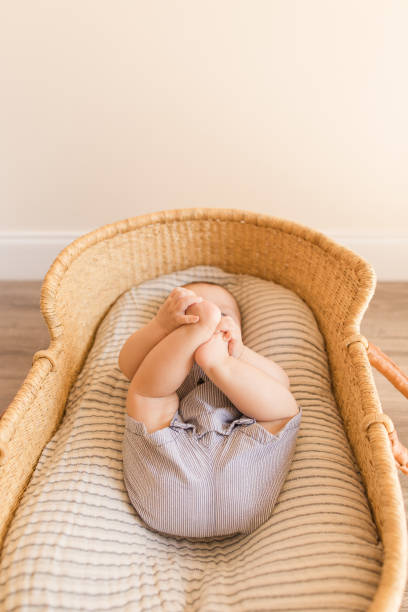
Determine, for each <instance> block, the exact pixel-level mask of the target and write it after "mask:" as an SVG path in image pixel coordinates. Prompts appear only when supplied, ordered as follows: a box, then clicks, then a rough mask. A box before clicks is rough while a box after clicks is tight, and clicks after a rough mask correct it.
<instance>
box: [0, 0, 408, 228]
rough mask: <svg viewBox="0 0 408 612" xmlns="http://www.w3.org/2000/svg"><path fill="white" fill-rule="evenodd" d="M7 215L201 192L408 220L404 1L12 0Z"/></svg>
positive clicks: (67, 212) (41, 218)
mask: <svg viewBox="0 0 408 612" xmlns="http://www.w3.org/2000/svg"><path fill="white" fill-rule="evenodd" d="M0 24H1V25H0V31H1V35H0V57H1V60H0V61H1V96H0V121H1V123H2V129H1V138H0V206H1V213H0V228H1V229H2V230H10V231H19V230H33V231H36V230H74V231H76V230H81V231H82V230H88V229H93V228H95V227H98V226H99V225H103V224H105V223H110V222H113V221H116V220H119V219H123V218H126V217H129V216H133V215H137V214H142V213H145V212H150V211H153V210H161V209H165V208H184V207H192V206H210V207H228V208H241V209H248V210H254V211H257V212H263V213H268V214H273V215H276V216H280V217H283V218H287V219H291V220H295V221H298V222H299V223H302V224H305V225H308V226H310V227H314V228H316V229H319V230H322V231H325V230H332V231H338V232H345V233H347V234H348V235H349V234H358V235H370V234H376V235H378V234H381V235H382V234H384V235H392V236H402V235H407V233H408V229H407V228H408V206H407V195H408V172H407V162H408V155H407V153H408V110H407V109H408V85H407V78H406V70H407V58H408V37H407V36H406V31H407V24H408V2H406V1H405V0H400V1H393V0H383V1H379V0H341V1H337V0H304V1H301V0H299V1H293V0H275V1H273V0H269V1H267V0H262V1H261V0H245V1H238V0H201V1H198V0H159V1H158V0H146V1H141V0H140V1H136V0H132V1H131V0H117V1H115V0H111V1H107V0H94V1H90V0H36V1H34V2H33V1H31V0H23V1H21V0H9V1H8V2H7V1H6V2H4V3H2V6H1V9H0Z"/></svg>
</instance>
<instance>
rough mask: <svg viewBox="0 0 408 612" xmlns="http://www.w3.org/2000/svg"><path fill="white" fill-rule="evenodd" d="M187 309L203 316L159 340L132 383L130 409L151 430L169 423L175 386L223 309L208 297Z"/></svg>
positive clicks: (175, 398) (173, 410)
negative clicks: (209, 300) (208, 299)
mask: <svg viewBox="0 0 408 612" xmlns="http://www.w3.org/2000/svg"><path fill="white" fill-rule="evenodd" d="M186 313H187V314H198V315H199V317H200V320H199V321H198V322H197V323H192V324H186V325H181V326H180V327H178V328H177V329H175V330H174V331H172V332H171V333H170V334H168V335H167V336H166V337H165V338H163V339H162V340H161V341H160V342H159V343H158V344H156V346H155V347H153V348H152V350H151V351H150V352H149V353H148V354H147V355H146V357H145V358H144V360H143V361H142V363H141V364H140V366H139V368H138V369H137V371H136V373H135V374H134V376H133V378H132V380H131V383H130V386H129V390H128V395H127V399H126V409H127V413H128V415H130V416H131V417H133V418H134V419H136V420H137V421H142V422H143V423H144V424H145V425H146V429H147V431H148V432H153V431H156V430H158V429H162V428H163V427H168V426H169V425H170V423H171V420H172V418H173V416H174V414H175V413H176V411H177V409H178V405H179V399H178V395H177V393H176V390H177V389H178V387H179V386H180V385H181V384H182V382H183V381H184V379H185V378H186V376H187V374H188V373H189V371H190V370H191V367H192V365H193V363H194V353H195V351H196V349H197V347H198V346H200V345H201V344H202V343H203V342H206V341H207V340H208V339H209V338H210V337H211V336H212V334H213V332H214V330H215V328H216V327H217V325H218V323H219V321H220V319H221V312H220V309H219V308H218V307H217V306H216V305H215V304H212V303H211V302H207V301H205V300H204V301H203V302H200V303H197V304H193V305H192V306H190V307H189V308H188V309H187V310H186Z"/></svg>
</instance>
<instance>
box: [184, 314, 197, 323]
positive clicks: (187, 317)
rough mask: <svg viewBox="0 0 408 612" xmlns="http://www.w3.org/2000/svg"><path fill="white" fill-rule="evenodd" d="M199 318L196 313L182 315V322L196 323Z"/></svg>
mask: <svg viewBox="0 0 408 612" xmlns="http://www.w3.org/2000/svg"><path fill="white" fill-rule="evenodd" d="M199 320H200V317H199V316H198V315H184V316H183V320H182V323H197V321H199Z"/></svg>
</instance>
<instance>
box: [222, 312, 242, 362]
mask: <svg viewBox="0 0 408 612" xmlns="http://www.w3.org/2000/svg"><path fill="white" fill-rule="evenodd" d="M218 331H221V332H223V334H224V338H225V340H227V341H228V353H229V355H231V357H235V358H236V359H239V358H240V357H241V355H242V353H243V351H244V345H243V343H242V336H241V329H240V327H239V325H238V323H236V321H235V320H234V319H233V318H232V317H230V316H229V315H227V316H223V317H221V321H220V322H219V323H218V325H217V328H216V330H215V332H218Z"/></svg>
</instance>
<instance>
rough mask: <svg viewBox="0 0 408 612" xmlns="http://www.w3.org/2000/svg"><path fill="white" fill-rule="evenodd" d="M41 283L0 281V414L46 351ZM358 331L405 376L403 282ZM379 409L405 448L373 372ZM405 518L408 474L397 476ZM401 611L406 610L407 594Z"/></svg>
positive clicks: (397, 401) (391, 403) (395, 404)
mask: <svg viewBox="0 0 408 612" xmlns="http://www.w3.org/2000/svg"><path fill="white" fill-rule="evenodd" d="M40 290H41V282H40V281H38V282H37V281H29V282H22V281H16V282H14V281H2V282H1V281H0V333H1V339H2V346H1V351H0V415H2V414H3V413H4V411H5V410H6V408H7V406H8V404H9V403H10V402H11V400H12V399H13V397H14V395H15V394H16V392H17V390H18V389H19V388H20V386H21V384H22V383H23V381H24V378H25V376H26V374H27V372H28V370H29V369H30V367H31V360H32V356H33V354H34V353H35V352H36V351H38V350H39V349H44V348H47V347H48V344H49V334H48V330H47V327H46V325H45V322H44V320H43V318H42V315H41V312H40ZM361 333H362V334H363V335H364V336H366V338H367V339H368V340H369V341H370V342H372V343H373V344H376V345H377V346H379V347H380V348H381V350H382V351H383V352H384V353H386V354H387V355H388V356H389V357H391V359H392V360H393V361H395V362H396V363H397V364H398V365H399V367H400V368H401V369H402V370H403V371H404V372H406V373H408V283H398V282H389V283H380V282H379V283H377V287H376V291H375V295H374V297H373V298H372V300H371V302H370V304H369V306H368V309H367V312H366V313H365V315H364V317H363V321H362V323H361ZM373 375H374V380H375V383H376V386H377V389H378V393H379V396H380V398H381V403H382V406H383V410H384V412H385V413H386V414H388V416H389V417H390V418H391V419H392V421H393V422H394V424H395V427H396V429H397V432H398V436H399V439H400V440H401V441H402V443H403V444H405V446H408V399H407V398H405V397H404V396H403V395H402V394H401V393H399V392H398V391H397V390H396V389H395V388H394V387H393V386H392V385H391V383H389V382H388V380H387V379H386V378H384V377H383V376H382V374H380V373H379V372H378V371H377V370H375V369H373ZM398 474H399V479H400V483H401V486H402V490H403V495H404V501H405V509H406V512H407V514H408V476H404V475H403V474H402V473H401V472H400V471H399V472H398ZM401 610H402V611H404V612H408V591H406V593H405V598H404V602H403V605H402V607H401Z"/></svg>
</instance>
